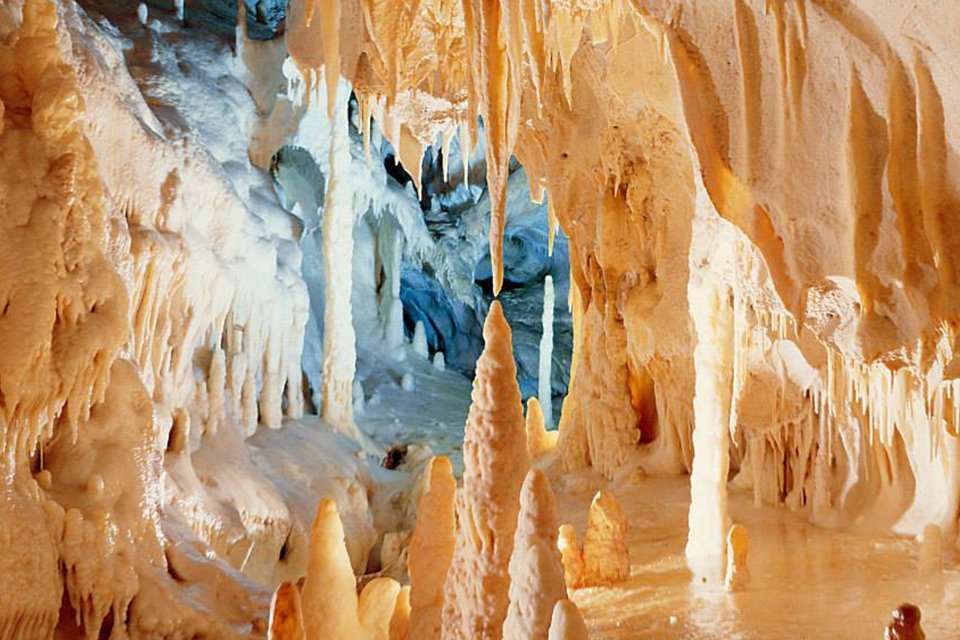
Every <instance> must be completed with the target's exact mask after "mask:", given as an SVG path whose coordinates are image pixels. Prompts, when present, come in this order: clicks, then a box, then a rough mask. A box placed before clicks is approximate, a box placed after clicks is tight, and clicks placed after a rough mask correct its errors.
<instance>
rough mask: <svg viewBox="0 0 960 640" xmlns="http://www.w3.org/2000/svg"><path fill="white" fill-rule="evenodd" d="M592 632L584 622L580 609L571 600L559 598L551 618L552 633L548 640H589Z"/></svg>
mask: <svg viewBox="0 0 960 640" xmlns="http://www.w3.org/2000/svg"><path fill="white" fill-rule="evenodd" d="M589 638H590V634H589V633H588V632H587V625H586V624H584V622H583V616H582V615H580V609H579V608H577V605H575V604H574V603H573V602H571V601H570V600H567V599H566V598H564V599H563V600H557V604H556V606H555V607H554V608H553V615H552V616H551V618H550V635H549V636H547V640H588V639H589Z"/></svg>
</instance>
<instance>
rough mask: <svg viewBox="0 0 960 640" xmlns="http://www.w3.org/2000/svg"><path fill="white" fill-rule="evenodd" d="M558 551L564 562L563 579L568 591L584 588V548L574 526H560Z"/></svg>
mask: <svg viewBox="0 0 960 640" xmlns="http://www.w3.org/2000/svg"><path fill="white" fill-rule="evenodd" d="M557 549H558V550H559V551H560V558H561V561H562V562H563V577H564V582H565V583H566V585H567V588H568V589H576V588H578V587H581V586H583V580H584V566H583V548H582V547H581V546H580V539H579V538H578V537H577V530H576V529H574V528H573V525H572V524H562V525H560V530H559V532H558V534H557Z"/></svg>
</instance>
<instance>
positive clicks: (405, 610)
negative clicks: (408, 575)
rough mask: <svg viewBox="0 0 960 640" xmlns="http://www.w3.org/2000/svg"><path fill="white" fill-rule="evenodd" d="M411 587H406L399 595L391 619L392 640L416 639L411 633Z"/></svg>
mask: <svg viewBox="0 0 960 640" xmlns="http://www.w3.org/2000/svg"><path fill="white" fill-rule="evenodd" d="M410 612H411V610H410V585H404V586H403V587H402V588H401V589H400V593H398V594H397V602H396V605H395V606H394V608H393V616H392V617H391V618H390V640H408V639H409V638H415V637H417V636H414V635H412V634H411V631H410Z"/></svg>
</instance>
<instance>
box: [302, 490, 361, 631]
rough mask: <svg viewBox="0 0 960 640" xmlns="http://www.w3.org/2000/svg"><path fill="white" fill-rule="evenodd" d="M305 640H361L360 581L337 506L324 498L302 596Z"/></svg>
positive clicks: (312, 532)
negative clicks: (358, 588)
mask: <svg viewBox="0 0 960 640" xmlns="http://www.w3.org/2000/svg"><path fill="white" fill-rule="evenodd" d="M302 603H303V622H304V631H305V635H306V640H327V639H330V638H361V637H363V636H362V635H361V627H360V620H359V609H358V602H357V580H356V577H355V576H354V574H353V568H352V566H351V564H350V556H349V554H348V553H347V547H346V544H345V542H344V534H343V524H342V523H341V522H340V515H339V514H338V513H337V504H336V503H335V502H334V501H333V500H330V499H327V498H325V499H323V500H321V501H320V504H319V506H318V507H317V515H316V517H315V518H314V520H313V526H312V527H311V529H310V552H309V559H308V560H307V578H306V581H305V582H304V584H303V593H302Z"/></svg>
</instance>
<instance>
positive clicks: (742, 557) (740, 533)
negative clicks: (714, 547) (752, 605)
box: [724, 524, 750, 591]
mask: <svg viewBox="0 0 960 640" xmlns="http://www.w3.org/2000/svg"><path fill="white" fill-rule="evenodd" d="M749 551H750V544H749V539H748V537H747V528H746V527H745V526H743V525H742V524H735V525H733V526H732V527H730V532H729V533H728V534H727V575H726V579H725V581H724V582H725V584H726V587H727V591H743V590H744V589H746V588H747V587H749V586H750V567H749V566H748V564H747V555H748V554H749Z"/></svg>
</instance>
